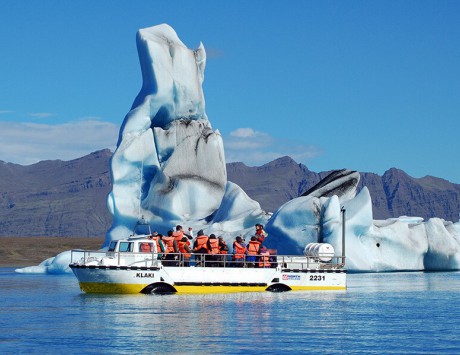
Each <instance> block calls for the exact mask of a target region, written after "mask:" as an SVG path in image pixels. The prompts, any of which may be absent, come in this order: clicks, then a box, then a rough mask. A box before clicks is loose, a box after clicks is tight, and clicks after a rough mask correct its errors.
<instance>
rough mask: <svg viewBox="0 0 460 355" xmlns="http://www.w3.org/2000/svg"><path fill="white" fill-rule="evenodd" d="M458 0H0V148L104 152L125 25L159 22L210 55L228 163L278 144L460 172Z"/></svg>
mask: <svg viewBox="0 0 460 355" xmlns="http://www.w3.org/2000/svg"><path fill="white" fill-rule="evenodd" d="M459 10H460V2H459V1H442V0H437V1H434V0H433V1H423V0H413V1H410V0H409V1H225V2H224V1H193V2H191V1H168V2H165V1H116V0H115V1H102V0H99V1H66V0H62V1H61V0H56V1H50V0H44V1H21V0H18V1H10V0H2V1H1V2H0V23H1V26H2V31H0V45H1V56H0V77H1V80H0V93H1V95H0V160H3V161H7V162H14V163H19V164H31V163H34V162H37V161H39V160H45V159H62V160H69V159H73V158H77V157H80V156H83V155H85V154H88V153H90V152H92V151H95V150H98V149H103V148H111V149H112V150H113V149H114V148H115V144H116V140H117V135H118V129H119V127H120V125H121V123H122V121H123V118H124V116H125V115H126V113H127V112H128V111H129V109H130V107H131V104H132V102H133V101H134V98H135V96H136V94H137V93H138V91H139V89H140V87H141V74H140V68H139V62H138V57H137V51H136V43H135V34H136V31H137V30H138V29H139V28H145V27H150V26H153V25H156V24H160V23H168V24H169V25H171V26H172V27H173V28H174V29H175V30H176V32H177V33H178V35H179V37H180V38H181V40H182V41H183V42H184V43H185V44H186V45H187V46H188V47H189V48H196V47H198V45H199V42H200V41H202V42H203V44H204V46H205V48H206V50H207V54H208V60H207V67H206V72H205V82H204V86H203V87H204V93H205V98H206V112H207V114H208V117H209V119H210V121H211V124H212V126H213V128H214V129H219V131H220V132H221V133H222V135H223V137H224V145H225V149H226V150H225V154H226V158H227V161H243V162H244V163H246V164H247V165H261V164H264V163H266V162H268V161H271V160H273V159H275V158H277V157H280V156H283V155H290V156H291V157H292V158H294V159H295V160H296V161H297V162H299V163H303V164H305V165H307V167H308V168H309V169H311V170H313V171H324V170H331V169H338V168H349V169H354V170H358V171H364V172H374V173H377V174H383V173H384V172H385V171H386V170H387V169H389V168H391V167H397V168H400V169H403V170H405V171H406V172H407V173H408V174H409V175H411V176H414V177H422V176H425V175H433V176H437V177H442V178H445V179H447V180H450V181H452V182H455V183H460V169H459V168H458V161H459V159H458V153H459V138H458V137H459V134H458V133H459V129H458V126H459V124H458V121H459V119H460V65H459V63H460V21H459V15H460V11H459Z"/></svg>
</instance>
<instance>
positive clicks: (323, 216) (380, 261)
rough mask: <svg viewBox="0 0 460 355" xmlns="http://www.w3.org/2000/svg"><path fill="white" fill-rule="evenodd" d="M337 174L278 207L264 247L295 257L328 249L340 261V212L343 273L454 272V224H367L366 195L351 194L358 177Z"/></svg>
mask: <svg viewBox="0 0 460 355" xmlns="http://www.w3.org/2000/svg"><path fill="white" fill-rule="evenodd" d="M343 172H344V171H342V172H339V171H337V172H333V173H332V174H331V175H329V176H328V177H326V178H325V179H324V180H323V181H322V182H320V183H319V184H318V185H317V188H316V189H315V188H312V189H310V190H309V193H308V194H307V195H306V196H302V197H298V198H295V199H293V200H291V201H289V202H287V203H285V204H284V205H283V206H281V207H280V208H279V210H278V211H276V213H275V214H274V215H273V217H272V218H271V219H270V220H269V221H268V223H267V226H266V231H267V232H268V233H269V235H270V238H268V240H267V244H268V246H269V247H272V248H276V249H278V252H280V253H282V254H285V253H287V254H298V253H301V252H302V250H303V249H304V248H305V244H307V243H310V242H318V243H329V244H331V245H332V246H333V247H334V249H335V250H336V252H337V253H338V254H339V255H341V254H342V223H344V222H343V220H342V216H341V210H342V208H344V210H345V216H346V218H345V240H346V243H345V245H346V246H345V255H346V265H347V268H348V269H349V270H351V271H360V272H365V271H366V272H382V271H403V270H405V271H420V270H458V269H460V233H459V231H460V222H457V223H452V222H447V221H444V220H442V219H440V218H431V219H429V220H428V221H426V222H423V219H422V218H420V217H408V216H402V217H400V218H390V219H388V220H385V221H379V220H373V218H372V201H371V196H370V194H369V190H368V189H367V187H364V188H363V189H362V190H361V191H360V192H359V193H358V194H356V186H357V184H358V182H359V174H357V173H356V172H354V173H351V172H349V171H347V172H346V174H343ZM338 176H340V178H339V179H337V178H336V177H338ZM274 236H275V237H274Z"/></svg>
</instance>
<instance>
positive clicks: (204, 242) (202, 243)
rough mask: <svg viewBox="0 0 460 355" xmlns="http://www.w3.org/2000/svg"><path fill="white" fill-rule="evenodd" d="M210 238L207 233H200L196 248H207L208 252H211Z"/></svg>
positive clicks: (197, 249)
mask: <svg viewBox="0 0 460 355" xmlns="http://www.w3.org/2000/svg"><path fill="white" fill-rule="evenodd" d="M208 239H209V237H208V236H207V235H200V236H199V237H196V248H195V250H196V251H199V250H200V249H206V253H209V248H208Z"/></svg>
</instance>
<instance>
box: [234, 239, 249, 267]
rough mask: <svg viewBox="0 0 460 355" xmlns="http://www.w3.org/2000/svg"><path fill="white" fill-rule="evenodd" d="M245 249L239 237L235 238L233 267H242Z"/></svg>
mask: <svg viewBox="0 0 460 355" xmlns="http://www.w3.org/2000/svg"><path fill="white" fill-rule="evenodd" d="M246 252H247V248H246V244H244V242H243V238H241V236H238V237H236V239H235V241H234V242H233V266H234V267H244V258H245V256H246Z"/></svg>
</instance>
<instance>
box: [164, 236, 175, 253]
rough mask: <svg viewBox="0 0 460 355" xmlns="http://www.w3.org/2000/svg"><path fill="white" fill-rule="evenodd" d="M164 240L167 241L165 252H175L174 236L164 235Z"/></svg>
mask: <svg viewBox="0 0 460 355" xmlns="http://www.w3.org/2000/svg"><path fill="white" fill-rule="evenodd" d="M163 242H164V243H165V247H166V250H165V253H166V254H168V253H174V252H175V250H174V237H163Z"/></svg>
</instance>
